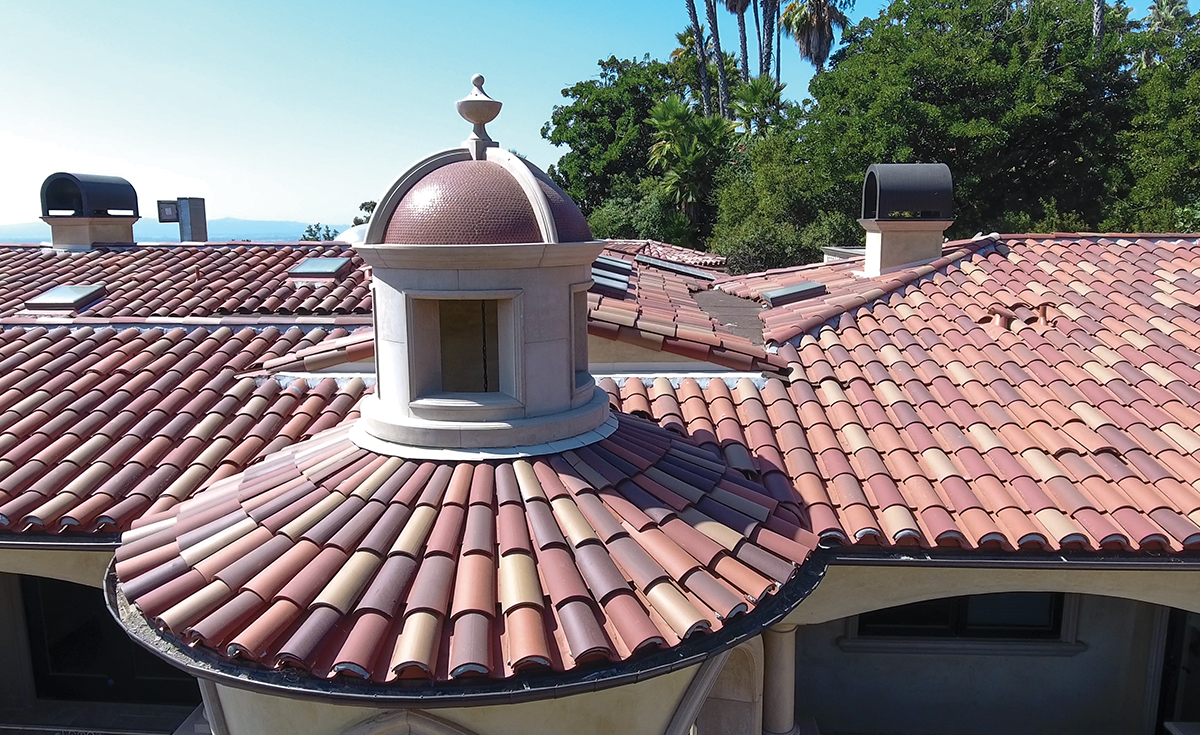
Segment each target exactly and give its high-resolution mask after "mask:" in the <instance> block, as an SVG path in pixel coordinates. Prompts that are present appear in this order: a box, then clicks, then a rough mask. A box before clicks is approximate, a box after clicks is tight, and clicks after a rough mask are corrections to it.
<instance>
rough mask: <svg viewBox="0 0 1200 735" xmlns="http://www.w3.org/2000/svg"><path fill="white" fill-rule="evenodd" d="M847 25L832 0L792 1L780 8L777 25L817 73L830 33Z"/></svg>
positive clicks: (830, 44) (830, 40)
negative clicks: (779, 20) (781, 14)
mask: <svg viewBox="0 0 1200 735" xmlns="http://www.w3.org/2000/svg"><path fill="white" fill-rule="evenodd" d="M848 24H849V23H848V21H847V20H846V15H845V14H844V13H843V12H842V11H841V9H840V8H839V7H838V3H837V2H836V0H793V2H791V3H789V4H788V6H787V8H786V9H784V11H783V16H782V21H781V23H780V26H781V27H782V29H783V31H784V32H785V33H787V35H789V36H791V37H792V38H793V39H795V41H796V48H798V49H799V51H800V58H802V59H805V60H807V61H810V62H812V65H813V66H815V67H816V68H817V72H818V73H820V72H821V71H823V70H824V68H825V62H826V61H827V60H828V59H829V51H830V49H831V48H832V47H833V39H834V36H835V35H836V34H837V31H838V30H843V29H845V28H846V26H847V25H848Z"/></svg>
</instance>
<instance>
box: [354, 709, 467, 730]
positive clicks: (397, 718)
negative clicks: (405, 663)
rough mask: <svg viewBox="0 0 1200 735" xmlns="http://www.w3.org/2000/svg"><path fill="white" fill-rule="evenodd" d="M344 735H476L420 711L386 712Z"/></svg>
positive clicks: (364, 721) (367, 720) (359, 724)
mask: <svg viewBox="0 0 1200 735" xmlns="http://www.w3.org/2000/svg"><path fill="white" fill-rule="evenodd" d="M342 735H475V733H474V732H472V731H471V730H467V729H466V728H463V727H459V726H458V725H455V724H453V723H451V722H447V721H446V720H443V719H441V718H440V717H434V716H433V715H427V714H425V713H424V712H421V711H420V710H411V709H402V710H396V711H395V712H385V713H383V714H379V715H375V716H374V717H371V718H369V719H366V720H363V721H362V722H360V723H358V724H357V725H354V726H353V727H351V728H350V729H349V730H345V731H343V733H342Z"/></svg>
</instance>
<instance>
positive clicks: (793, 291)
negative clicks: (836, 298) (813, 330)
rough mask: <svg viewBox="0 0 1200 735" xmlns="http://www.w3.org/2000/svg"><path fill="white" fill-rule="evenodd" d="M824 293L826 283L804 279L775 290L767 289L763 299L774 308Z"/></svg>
mask: <svg viewBox="0 0 1200 735" xmlns="http://www.w3.org/2000/svg"><path fill="white" fill-rule="evenodd" d="M824 295H825V285H824V284H822V283H817V282H816V281H804V282H802V283H797V284H794V285H791V286H787V287H785V288H777V289H775V290H774V291H765V292H763V295H762V300H763V301H764V302H766V304H767V306H770V307H772V308H774V307H776V306H783V305H784V304H791V303H794V302H796V301H804V300H805V299H811V298H814V297H816V296H824Z"/></svg>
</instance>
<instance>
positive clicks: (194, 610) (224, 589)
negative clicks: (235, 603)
mask: <svg viewBox="0 0 1200 735" xmlns="http://www.w3.org/2000/svg"><path fill="white" fill-rule="evenodd" d="M232 596H233V592H232V591H231V590H230V589H229V587H228V586H226V584H225V583H224V582H222V581H221V580H219V579H216V580H213V581H212V582H209V583H208V584H207V585H205V586H204V587H203V588H201V589H200V591H199V592H196V593H194V594H191V595H189V596H187V597H185V598H183V599H182V600H180V601H179V602H178V603H176V604H175V605H174V606H173V607H171V608H170V609H169V610H167V611H166V612H164V613H162V614H161V615H159V616H158V619H159V620H161V621H162V624H163V625H164V626H166V627H167V628H172V629H180V628H182V626H184V625H187V624H188V623H189V622H190V621H192V620H195V619H197V618H199V617H200V616H202V615H204V614H205V613H208V612H210V611H212V610H213V609H215V608H216V607H217V605H220V604H221V603H222V602H224V601H225V600H227V599H229V598H230V597H232Z"/></svg>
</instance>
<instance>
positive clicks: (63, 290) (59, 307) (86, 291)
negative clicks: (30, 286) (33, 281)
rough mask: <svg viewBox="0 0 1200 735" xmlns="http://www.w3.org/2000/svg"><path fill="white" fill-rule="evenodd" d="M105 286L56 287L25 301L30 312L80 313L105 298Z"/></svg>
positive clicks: (71, 285)
mask: <svg viewBox="0 0 1200 735" xmlns="http://www.w3.org/2000/svg"><path fill="white" fill-rule="evenodd" d="M105 293H107V292H106V291H105V290H104V284H102V283H97V284H90V285H74V284H67V285H63V286H55V287H53V288H51V289H49V290H47V291H43V292H42V293H40V294H38V295H37V296H34V297H33V298H32V299H28V300H26V301H25V308H26V309H27V310H29V311H79V310H80V309H82V308H83V307H85V306H88V305H90V304H93V303H95V302H97V301H99V300H100V299H102V298H104V295H105Z"/></svg>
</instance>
